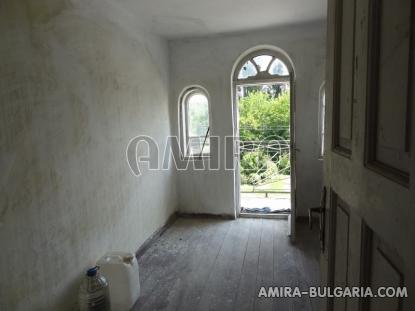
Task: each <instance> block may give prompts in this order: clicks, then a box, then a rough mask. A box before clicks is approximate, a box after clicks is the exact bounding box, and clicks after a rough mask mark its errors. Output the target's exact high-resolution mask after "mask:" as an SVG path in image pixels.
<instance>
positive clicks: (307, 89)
mask: <svg viewBox="0 0 415 311" xmlns="http://www.w3.org/2000/svg"><path fill="white" fill-rule="evenodd" d="M325 38H326V35H325V23H324V22H323V21H322V22H315V23H309V24H302V25H293V26H287V27H282V28H276V29H269V30H266V31H255V32H249V33H243V34H237V35H221V36H212V37H207V38H193V39H182V40H174V41H170V54H171V55H170V68H171V75H170V77H171V83H170V87H171V92H170V95H171V98H170V101H171V105H172V108H171V109H172V116H173V118H172V123H173V124H174V126H173V129H174V130H175V131H176V133H177V129H178V116H177V105H178V97H179V94H180V92H181V91H182V90H183V88H185V87H186V86H187V85H191V84H199V85H201V86H203V87H205V88H206V89H207V90H208V92H209V95H210V98H211V109H212V111H211V114H212V120H211V124H212V129H211V135H217V136H220V137H222V138H223V137H224V136H226V135H232V133H233V130H232V103H231V71H232V67H233V65H234V63H235V61H236V60H237V58H238V57H239V56H240V55H241V54H242V53H243V52H244V51H246V50H248V49H250V48H252V47H254V46H257V45H273V46H276V47H279V48H281V49H283V50H284V51H285V52H287V53H288V55H289V56H290V58H291V59H292V61H293V63H294V67H295V72H296V81H295V103H296V112H295V117H296V137H297V138H296V140H297V148H298V149H299V151H298V152H297V154H296V156H297V163H296V167H297V216H305V215H306V214H307V209H308V208H309V207H311V206H316V205H318V203H319V199H320V193H321V187H322V163H321V160H319V159H318V153H319V151H318V148H319V135H318V111H319V109H318V94H319V87H320V85H321V83H322V82H323V80H324V65H325V46H326V44H325ZM224 147H225V146H224V145H223V140H222V145H221V146H220V151H219V154H220V159H221V161H222V163H223V161H224V152H223V150H224ZM212 152H214V153H217V152H218V150H215V149H214V150H212ZM227 156H228V157H229V159H231V157H232V154H231V152H229V153H228V154H227ZM233 178H234V177H233V172H232V171H225V170H224V169H222V170H220V171H207V170H205V171H195V170H194V169H191V168H190V169H188V170H186V171H180V172H179V198H180V199H179V202H180V206H179V210H180V211H181V212H186V213H212V214H227V215H234V194H233V187H234V182H233Z"/></svg>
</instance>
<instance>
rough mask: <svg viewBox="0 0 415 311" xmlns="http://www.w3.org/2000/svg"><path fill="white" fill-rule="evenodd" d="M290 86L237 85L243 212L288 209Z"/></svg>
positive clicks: (276, 84)
mask: <svg viewBox="0 0 415 311" xmlns="http://www.w3.org/2000/svg"><path fill="white" fill-rule="evenodd" d="M289 87H290V84H289V82H278V83H274V84H262V85H248V86H243V85H240V86H237V93H238V94H237V95H238V102H239V131H240V132H239V135H240V176H241V208H242V212H251V213H252V212H258V213H276V212H288V211H289V210H290V89H289Z"/></svg>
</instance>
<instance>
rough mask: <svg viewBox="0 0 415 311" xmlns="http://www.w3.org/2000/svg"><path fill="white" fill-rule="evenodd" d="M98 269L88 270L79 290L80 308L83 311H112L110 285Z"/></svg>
mask: <svg viewBox="0 0 415 311" xmlns="http://www.w3.org/2000/svg"><path fill="white" fill-rule="evenodd" d="M98 269H99V268H98V267H97V266H95V267H93V268H90V269H88V271H87V272H86V277H85V279H84V280H83V281H82V283H81V286H80V288H79V296H78V298H79V308H80V310H81V311H92V310H94V311H110V310H111V308H110V300H109V299H110V298H109V292H108V283H107V280H106V279H105V277H103V276H101V275H100V274H99V271H98Z"/></svg>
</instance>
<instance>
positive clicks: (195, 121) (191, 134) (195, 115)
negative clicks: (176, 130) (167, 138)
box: [187, 93, 210, 155]
mask: <svg viewBox="0 0 415 311" xmlns="http://www.w3.org/2000/svg"><path fill="white" fill-rule="evenodd" d="M208 128H209V104H208V99H207V97H206V96H205V95H204V94H201V93H195V94H192V95H190V96H189V98H188V100H187V129H188V130H187V134H188V137H187V153H188V155H199V154H200V153H201V151H202V148H203V152H202V154H208V153H209V152H210V141H209V135H208V136H207V138H206V141H205V137H206V134H207V131H208ZM204 142H205V145H204V146H203V143H204Z"/></svg>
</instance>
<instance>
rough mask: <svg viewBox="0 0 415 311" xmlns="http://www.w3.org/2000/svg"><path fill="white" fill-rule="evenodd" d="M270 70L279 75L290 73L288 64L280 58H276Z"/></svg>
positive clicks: (271, 72)
mask: <svg viewBox="0 0 415 311" xmlns="http://www.w3.org/2000/svg"><path fill="white" fill-rule="evenodd" d="M268 72H269V73H270V74H272V75H279V76H288V75H289V72H288V68H287V66H285V64H284V63H283V62H282V61H280V60H279V59H278V58H276V59H275V60H274V61H273V62H272V64H271V67H270V68H269V71H268Z"/></svg>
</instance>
